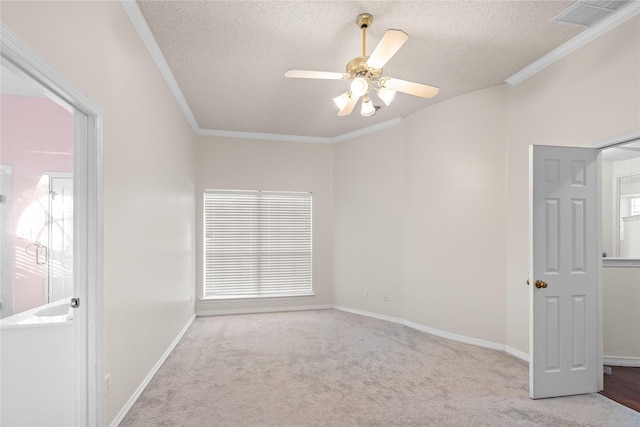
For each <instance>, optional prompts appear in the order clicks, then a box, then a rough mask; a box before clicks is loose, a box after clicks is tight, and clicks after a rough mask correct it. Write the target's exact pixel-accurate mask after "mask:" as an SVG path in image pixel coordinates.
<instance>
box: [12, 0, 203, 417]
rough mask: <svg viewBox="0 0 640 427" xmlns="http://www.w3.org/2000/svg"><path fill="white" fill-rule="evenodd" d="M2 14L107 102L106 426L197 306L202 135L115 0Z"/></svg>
mask: <svg viewBox="0 0 640 427" xmlns="http://www.w3.org/2000/svg"><path fill="white" fill-rule="evenodd" d="M2 24H3V25H5V26H6V27H7V28H9V29H10V30H12V31H13V32H14V33H16V34H17V36H18V37H20V38H21V39H22V40H23V41H24V42H26V43H27V44H28V45H30V46H31V47H32V48H33V49H34V50H35V51H36V52H38V53H39V54H40V55H41V56H42V57H43V58H44V59H45V60H46V61H47V62H48V63H50V64H51V65H52V66H53V67H55V68H56V69H57V70H59V71H60V72H61V73H62V74H63V75H65V76H66V77H67V78H68V79H70V80H71V81H72V82H73V83H74V85H75V86H76V87H77V88H78V89H80V90H81V91H83V92H84V93H85V94H86V95H87V96H89V97H90V98H91V99H93V101H95V102H96V103H97V104H98V105H100V106H101V107H103V108H104V111H105V128H104V191H105V194H104V207H105V212H104V238H105V243H104V269H105V273H104V307H105V343H104V345H105V373H109V372H110V373H111V382H112V390H111V393H110V394H109V395H107V396H106V402H105V406H106V407H105V412H106V413H105V422H106V423H107V424H108V423H110V422H111V420H113V419H114V417H115V416H116V415H117V414H118V412H119V411H120V410H121V409H122V408H123V406H124V405H125V404H126V402H127V400H128V399H129V398H130V397H131V396H132V394H133V393H134V391H135V390H136V388H137V387H138V386H139V385H140V384H141V382H142V381H143V379H144V378H145V376H146V375H147V374H148V373H149V372H150V370H151V369H152V367H153V366H154V364H155V363H156V362H157V361H158V360H159V358H160V357H161V355H162V354H163V353H164V351H165V350H166V349H167V347H168V346H169V345H170V343H171V342H172V341H173V339H174V338H175V337H176V336H177V334H178V333H179V331H180V330H181V329H182V328H183V326H184V325H185V324H186V322H187V321H188V319H189V318H190V317H191V316H192V315H193V304H192V302H191V298H192V297H193V296H194V286H193V283H194V282H195V270H194V268H195V267H194V266H195V257H194V254H195V234H194V233H195V223H194V221H195V211H194V209H195V199H194V188H193V185H194V184H193V183H194V174H193V144H194V140H195V136H194V135H193V131H192V130H191V128H190V127H189V126H188V124H187V122H186V120H185V119H184V116H183V114H182V112H181V111H180V109H179V108H178V106H177V104H176V102H175V101H174V99H173V97H172V95H171V93H170V92H169V90H168V88H167V86H166V84H165V82H164V80H163V79H162V77H161V76H160V74H159V72H158V70H157V68H156V66H155V65H154V63H153V62H152V60H151V58H150V56H149V54H148V52H147V50H146V48H145V47H144V45H143V44H142V42H141V40H140V38H139V36H138V34H137V33H136V31H135V30H134V28H133V27H132V25H131V23H130V21H129V18H128V17H127V15H126V14H125V12H124V9H123V8H122V6H121V4H120V3H119V2H2Z"/></svg>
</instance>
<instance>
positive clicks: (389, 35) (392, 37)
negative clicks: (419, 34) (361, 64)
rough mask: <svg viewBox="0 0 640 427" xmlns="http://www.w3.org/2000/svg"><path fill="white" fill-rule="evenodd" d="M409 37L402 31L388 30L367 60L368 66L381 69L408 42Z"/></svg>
mask: <svg viewBox="0 0 640 427" xmlns="http://www.w3.org/2000/svg"><path fill="white" fill-rule="evenodd" d="M408 38H409V35H407V33H405V32H404V31H402V30H387V32H386V33H384V36H383V37H382V40H380V43H378V46H376V48H375V49H374V50H373V53H372V54H371V56H369V59H368V60H367V65H368V66H369V67H371V68H375V69H380V68H382V67H384V65H385V64H386V63H387V61H389V60H390V59H391V57H392V56H393V55H395V54H396V52H397V51H398V50H399V49H400V48H401V47H402V45H403V44H404V42H406V41H407V39H408Z"/></svg>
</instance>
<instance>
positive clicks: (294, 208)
mask: <svg viewBox="0 0 640 427" xmlns="http://www.w3.org/2000/svg"><path fill="white" fill-rule="evenodd" d="M311 270H312V269H311V193H293V192H272V191H230V190H207V191H205V193H204V286H203V288H204V289H203V296H204V298H205V299H225V298H261V297H290V296H301V295H313V293H312V286H311Z"/></svg>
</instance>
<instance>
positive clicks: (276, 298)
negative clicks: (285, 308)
mask: <svg viewBox="0 0 640 427" xmlns="http://www.w3.org/2000/svg"><path fill="white" fill-rule="evenodd" d="M315 296H316V294H313V293H311V294H304V295H280V296H268V297H262V296H256V295H252V296H246V297H208V298H200V300H199V301H200V302H201V303H204V304H207V303H217V302H257V301H282V300H299V299H312V298H315Z"/></svg>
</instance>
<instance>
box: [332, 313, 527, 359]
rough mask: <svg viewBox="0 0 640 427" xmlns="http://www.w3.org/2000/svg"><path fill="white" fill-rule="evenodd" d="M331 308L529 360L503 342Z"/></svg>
mask: <svg viewBox="0 0 640 427" xmlns="http://www.w3.org/2000/svg"><path fill="white" fill-rule="evenodd" d="M333 308H335V309H336V310H341V311H346V312H348V313H353V314H358V315H361V316H367V317H373V318H375V319H380V320H386V321H387V322H392V323H398V324H400V325H404V326H407V327H409V328H412V329H416V330H418V331H421V332H426V333H428V334H431V335H435V336H438V337H441V338H445V339H448V340H452V341H458V342H462V343H465V344H471V345H477V346H478V347H484V348H489V349H492V350H498V351H503V352H505V353H507V354H510V355H512V356H515V357H517V358H518V359H522V360H524V361H525V362H529V355H528V354H526V353H523V352H522V351H520V350H516V349H515V348H513V347H509V346H506V345H504V344H498V343H495V342H492V341H485V340H481V339H477V338H471V337H467V336H464V335H458V334H454V333H451V332H446V331H441V330H439V329H434V328H430V327H428V326H424V325H421V324H419V323H414V322H410V321H408V320H404V319H401V318H399V317H393V316H386V315H384V314H378V313H373V312H370V311H365V310H359V309H356V308H351V307H344V306H341V305H334V306H333Z"/></svg>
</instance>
